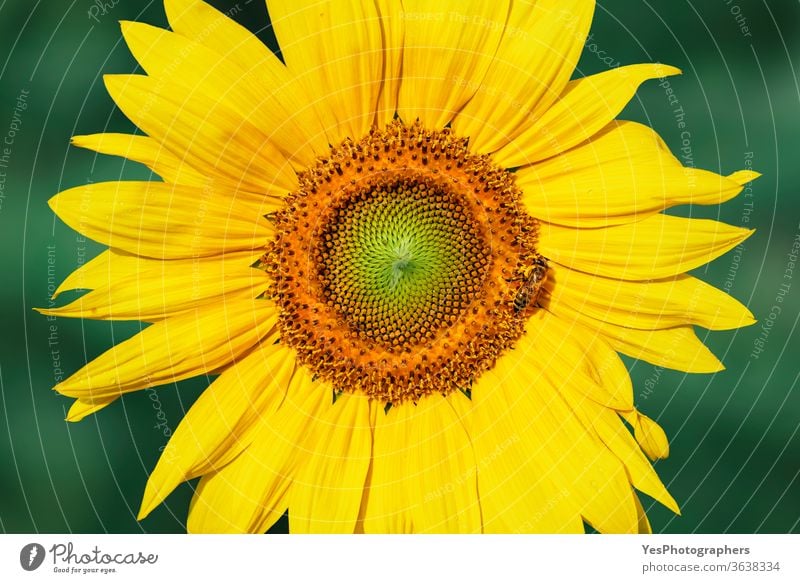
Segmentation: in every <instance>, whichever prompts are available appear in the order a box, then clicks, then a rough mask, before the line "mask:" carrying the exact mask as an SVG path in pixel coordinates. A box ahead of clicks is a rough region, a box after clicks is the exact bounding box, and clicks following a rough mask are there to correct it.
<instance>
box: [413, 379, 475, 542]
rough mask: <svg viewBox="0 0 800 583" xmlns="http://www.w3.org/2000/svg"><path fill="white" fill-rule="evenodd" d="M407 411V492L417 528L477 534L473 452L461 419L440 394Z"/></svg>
mask: <svg viewBox="0 0 800 583" xmlns="http://www.w3.org/2000/svg"><path fill="white" fill-rule="evenodd" d="M401 406H405V407H413V411H411V412H410V413H409V419H408V421H407V422H408V423H409V424H410V427H411V431H410V441H409V449H408V452H407V455H408V469H409V471H410V472H411V476H412V477H413V482H414V483H415V484H414V486H413V487H412V489H411V491H410V492H408V496H409V500H410V502H411V516H412V520H413V522H414V528H415V532H418V533H445V534H448V533H449V534H452V533H479V532H480V531H481V513H480V505H479V502H478V490H477V479H476V475H475V471H476V466H475V457H474V454H473V451H472V446H471V444H470V440H469V436H468V435H467V433H466V431H465V429H464V426H463V425H462V423H461V421H460V420H459V419H458V417H457V416H456V415H455V412H454V411H453V409H452V408H451V407H450V405H449V403H448V402H447V400H446V399H445V398H443V397H441V396H440V395H431V396H429V397H425V398H423V399H421V400H420V401H419V402H418V403H417V405H416V407H414V406H413V405H410V404H405V405H401Z"/></svg>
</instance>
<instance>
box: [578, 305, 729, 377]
mask: <svg viewBox="0 0 800 583" xmlns="http://www.w3.org/2000/svg"><path fill="white" fill-rule="evenodd" d="M577 320H578V321H579V322H580V323H581V324H582V325H584V326H586V327H587V328H590V329H592V330H596V331H598V332H600V333H601V334H603V335H604V336H605V337H606V339H607V340H608V343H609V344H610V345H611V346H612V347H613V348H614V350H617V351H618V352H621V353H623V354H627V355H628V356H631V357H633V358H639V359H641V360H646V361H647V362H649V363H651V364H655V365H657V366H663V367H665V368H671V369H674V370H682V371H684V372H694V373H712V372H719V371H721V370H725V367H724V366H723V365H722V363H721V362H720V361H719V359H718V358H717V357H716V356H714V355H713V354H712V353H711V351H710V350H709V349H708V348H707V347H706V345H705V344H703V343H702V342H701V341H700V339H699V338H698V337H697V335H696V334H695V332H694V329H693V328H692V327H691V326H679V327H677V328H666V329H664V330H636V329H634V328H623V327H622V326H614V325H613V324H606V323H604V322H599V321H597V320H592V319H591V318H585V317H580V316H579V317H578V318H577Z"/></svg>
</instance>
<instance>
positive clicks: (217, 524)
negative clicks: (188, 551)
mask: <svg viewBox="0 0 800 583" xmlns="http://www.w3.org/2000/svg"><path fill="white" fill-rule="evenodd" d="M297 371H298V372H297V374H295V376H294V377H292V383H291V386H290V388H289V393H288V394H287V396H286V400H285V401H284V403H283V405H281V407H280V409H278V411H277V412H275V413H274V414H272V415H266V416H264V418H263V420H262V421H263V422H262V423H261V426H260V429H259V430H258V433H257V435H255V436H254V439H253V443H252V444H251V445H250V447H248V448H247V449H246V450H245V451H243V452H242V453H241V454H240V455H239V457H237V458H236V459H235V460H233V461H232V462H231V463H229V464H228V465H226V466H225V467H224V468H222V469H221V470H219V471H217V472H214V473H212V474H207V475H206V476H204V477H203V478H202V479H201V480H200V483H199V485H198V487H197V490H196V491H195V495H194V498H193V499H192V504H191V507H190V508H189V519H188V522H187V525H186V528H187V530H188V531H189V532H190V533H226V532H230V533H257V532H258V533H261V532H264V531H266V530H267V529H268V528H269V527H270V526H272V524H274V523H275V521H276V520H278V519H279V518H280V517H281V515H282V514H283V512H284V511H285V510H286V508H287V506H288V492H289V489H290V487H291V484H292V481H293V480H294V477H295V475H296V473H297V471H298V469H299V466H300V464H301V463H302V461H303V460H304V459H305V458H306V456H308V451H309V449H310V448H312V447H314V446H315V443H314V442H313V440H310V434H311V433H312V432H311V431H310V428H311V427H312V426H313V425H314V424H315V423H319V421H320V416H321V415H322V414H323V411H324V410H325V409H328V408H330V407H331V388H330V386H326V385H324V384H323V383H320V382H316V383H315V382H313V381H312V379H311V373H309V372H308V371H306V369H305V368H303V367H300V368H298V369H297Z"/></svg>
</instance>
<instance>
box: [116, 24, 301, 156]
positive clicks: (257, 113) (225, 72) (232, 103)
mask: <svg viewBox="0 0 800 583" xmlns="http://www.w3.org/2000/svg"><path fill="white" fill-rule="evenodd" d="M121 24H122V33H123V35H124V36H125V41H126V42H127V43H128V47H129V48H130V50H131V52H132V53H133V56H134V57H135V58H136V60H137V61H139V64H140V65H141V66H142V68H143V69H144V70H145V71H146V72H147V74H148V75H150V76H151V77H155V78H157V79H159V80H168V81H172V82H174V83H175V84H176V85H179V86H181V87H182V88H183V92H182V94H183V95H184V96H185V97H186V98H187V99H196V98H199V97H202V98H203V99H206V100H208V101H224V103H225V105H226V107H229V108H230V109H231V110H232V111H235V112H237V113H238V114H239V115H240V116H241V117H242V119H245V120H247V121H248V122H250V123H252V124H254V125H255V126H257V127H260V128H268V129H269V133H268V135H267V138H268V140H269V141H270V143H272V144H274V145H275V146H276V147H277V148H278V149H279V150H280V151H281V152H282V153H283V154H285V155H286V156H287V157H288V158H290V159H292V158H294V159H295V160H296V168H297V169H302V168H303V167H304V166H306V165H308V164H311V163H313V162H314V155H313V154H314V153H313V151H312V150H311V149H309V148H308V147H305V146H306V143H307V142H308V141H309V139H310V136H309V130H307V129H305V128H301V127H298V125H297V123H296V120H295V119H294V118H293V117H292V116H291V115H289V111H290V110H287V109H286V108H284V106H283V103H281V101H280V100H279V99H275V97H274V95H273V93H272V91H271V90H270V87H269V86H268V85H266V84H264V83H263V82H262V81H261V80H260V79H259V78H257V77H255V76H254V75H252V74H249V73H247V72H246V71H244V70H242V69H241V68H240V67H239V66H238V64H237V63H236V62H234V61H232V60H231V59H228V58H226V57H224V56H222V55H220V54H219V53H217V52H216V51H213V50H211V49H209V48H207V47H205V46H204V45H202V44H200V43H198V42H195V41H192V40H190V39H188V38H186V37H184V36H181V35H179V34H175V33H172V32H169V31H166V30H163V29H160V28H156V27H154V26H149V25H147V24H143V23H138V22H125V21H123V22H122V23H121ZM298 145H301V146H304V147H300V148H298Z"/></svg>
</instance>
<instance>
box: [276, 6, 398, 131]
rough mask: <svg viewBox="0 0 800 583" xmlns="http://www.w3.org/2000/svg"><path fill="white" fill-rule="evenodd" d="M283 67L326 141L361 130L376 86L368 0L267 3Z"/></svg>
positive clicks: (377, 46) (374, 22) (376, 46)
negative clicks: (311, 109)
mask: <svg viewBox="0 0 800 583" xmlns="http://www.w3.org/2000/svg"><path fill="white" fill-rule="evenodd" d="M267 8H268V9H269V14H270V22H271V23H272V27H273V29H274V30H275V36H276V37H277V39H278V43H279V44H280V47H281V54H282V55H283V57H284V60H285V61H286V66H287V67H288V69H289V72H290V73H291V74H293V75H295V76H296V77H297V79H298V81H299V82H300V83H301V84H302V85H303V87H304V88H305V89H306V92H307V93H308V94H309V95H313V96H314V101H313V102H312V106H313V107H314V108H315V109H316V111H317V113H318V115H319V118H320V119H321V120H322V122H323V125H324V128H325V132H326V134H327V136H328V141H329V142H330V143H331V144H338V143H339V142H341V141H342V140H343V139H344V138H345V137H348V136H349V137H351V138H354V139H358V138H360V137H361V136H363V135H366V133H367V131H368V130H369V128H370V126H371V125H372V123H373V121H374V119H375V110H376V107H377V103H378V94H379V93H380V91H381V86H382V74H383V61H384V54H383V37H382V32H381V22H380V19H379V17H378V11H377V7H376V5H375V3H374V2H351V1H350V0H319V1H315V2H314V3H313V4H308V5H305V6H304V5H302V4H298V3H297V2H292V1H290V0H270V2H268V3H267Z"/></svg>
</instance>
